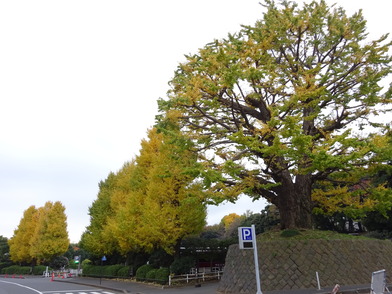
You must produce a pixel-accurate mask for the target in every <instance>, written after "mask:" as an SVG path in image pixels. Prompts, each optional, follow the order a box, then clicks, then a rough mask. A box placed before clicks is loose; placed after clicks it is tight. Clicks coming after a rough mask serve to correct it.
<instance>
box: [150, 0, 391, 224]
mask: <svg viewBox="0 0 392 294" xmlns="http://www.w3.org/2000/svg"><path fill="white" fill-rule="evenodd" d="M264 6H265V8H266V9H267V11H266V12H265V13H264V15H263V18H262V19H261V20H260V21H258V22H257V23H256V24H255V25H254V26H245V27H243V29H242V30H241V31H240V32H239V33H237V34H234V35H229V36H228V38H227V39H224V40H215V41H214V42H212V43H210V44H207V45H206V46H205V47H204V48H202V49H200V50H199V52H198V53H197V54H194V55H189V56H186V62H184V63H182V64H180V65H179V66H178V68H177V71H176V72H175V76H174V78H173V79H172V80H171V81H170V84H171V90H170V91H169V93H168V95H169V97H168V99H167V100H164V99H160V101H159V107H160V111H161V115H160V116H158V118H157V119H158V124H159V126H160V127H161V128H162V129H164V128H167V126H170V125H171V124H178V125H179V126H180V128H181V131H182V132H183V133H184V134H186V135H187V136H188V137H189V138H191V139H192V140H193V142H194V143H195V146H196V149H197V151H198V154H199V159H200V163H199V168H200V177H202V178H203V181H204V182H203V183H204V186H205V189H206V190H207V191H209V192H210V193H211V194H210V197H211V199H213V200H215V201H216V202H220V201H223V200H224V199H228V200H231V201H235V200H236V198H237V197H238V195H240V194H241V193H245V194H248V195H250V196H251V197H253V198H254V199H259V198H260V197H264V198H266V199H267V200H268V201H269V202H270V203H272V204H274V205H275V206H276V207H277V208H278V209H279V212H280V217H281V223H280V224H281V228H282V229H285V228H294V227H302V228H311V225H312V217H311V216H312V209H313V202H312V200H315V201H317V202H318V204H319V206H318V207H319V212H325V211H328V210H335V211H336V210H337V207H345V209H346V213H347V212H348V210H349V209H351V211H350V212H351V214H353V215H354V214H355V211H356V209H358V208H359V209H364V208H367V209H371V207H374V205H375V204H376V203H377V202H378V199H380V198H382V197H383V195H385V194H384V191H383V189H382V187H381V186H378V187H373V188H372V191H369V190H366V191H364V189H356V190H354V189H350V187H353V186H355V185H356V184H358V183H360V180H361V178H362V177H363V175H364V174H366V173H367V172H368V171H369V170H368V169H369V168H370V167H374V166H377V165H379V164H380V163H382V162H381V161H380V158H379V157H377V156H375V154H377V153H379V154H380V153H382V152H381V151H382V150H383V149H384V148H386V145H387V142H386V140H384V139H383V136H382V131H383V129H384V128H385V125H383V124H381V123H375V121H373V119H375V118H377V115H378V114H379V113H382V112H384V111H388V110H389V106H390V104H391V101H392V100H391V93H392V90H388V91H387V92H385V93H382V91H383V88H382V87H381V83H380V82H381V81H382V79H383V78H385V77H386V76H387V75H388V74H389V73H390V72H391V57H390V56H389V55H388V50H389V48H390V45H391V43H390V42H387V41H386V39H387V35H384V36H381V37H380V38H379V39H377V40H374V41H367V40H366V37H367V33H366V21H365V19H364V18H363V16H362V13H361V11H359V12H358V13H355V14H354V15H352V16H348V15H347V14H346V13H345V11H344V10H343V9H342V8H335V7H329V6H328V5H327V4H326V3H325V1H320V2H316V1H313V2H311V3H309V4H304V5H303V7H302V8H300V7H298V5H297V4H296V3H294V2H290V1H282V2H281V3H280V4H279V5H277V4H275V2H274V1H270V0H266V1H265V4H264ZM365 127H368V128H367V129H366V131H364V128H365ZM317 182H319V184H320V185H321V186H322V187H324V188H323V189H318V190H317V191H314V190H313V187H314V184H315V183H317ZM312 197H313V199H312ZM364 200H365V201H364ZM386 201H390V200H386Z"/></svg>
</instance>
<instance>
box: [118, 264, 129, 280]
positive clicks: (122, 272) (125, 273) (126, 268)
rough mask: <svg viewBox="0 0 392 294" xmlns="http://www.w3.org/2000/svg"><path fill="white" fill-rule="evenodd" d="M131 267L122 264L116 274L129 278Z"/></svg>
mask: <svg viewBox="0 0 392 294" xmlns="http://www.w3.org/2000/svg"><path fill="white" fill-rule="evenodd" d="M130 271H131V268H130V267H129V266H123V267H122V268H120V269H119V270H118V272H117V276H118V277H121V278H129V274H130Z"/></svg>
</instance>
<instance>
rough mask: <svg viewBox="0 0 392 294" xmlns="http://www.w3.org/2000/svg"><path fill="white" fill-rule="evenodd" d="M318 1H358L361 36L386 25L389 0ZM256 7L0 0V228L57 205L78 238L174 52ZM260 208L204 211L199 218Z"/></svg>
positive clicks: (129, 151) (149, 114)
mask: <svg viewBox="0 0 392 294" xmlns="http://www.w3.org/2000/svg"><path fill="white" fill-rule="evenodd" d="M327 2H328V3H335V2H336V3H338V5H341V6H343V7H344V8H346V10H347V11H348V12H350V13H352V12H354V11H356V10H358V9H359V8H363V10H364V15H365V18H366V19H367V20H368V28H369V32H371V35H372V36H379V35H381V34H383V33H387V32H389V31H390V29H391V27H392V26H391V16H390V9H388V4H389V3H390V0H373V1H368V0H366V1H365V0H360V1H358V0H356V1H353V0H340V1H339V0H337V1H327ZM258 3H259V0H208V1H207V0H199V1H187V0H166V1H162V0H150V1H130V0H127V1H121V0H120V1H99V0H91V1H83V0H77V1H75V0H67V1H56V0H47V1H41V0H34V1H31V0H28V1H27V0H26V1H18V0H12V1H2V0H0V201H1V202H0V235H3V236H5V237H8V238H10V237H12V235H13V231H14V229H15V228H16V227H17V226H18V224H19V221H20V219H21V218H22V215H23V212H24V210H26V209H27V208H28V207H29V206H31V205H35V206H37V207H40V206H43V205H44V203H45V202H46V201H61V202H62V203H63V204H64V205H65V207H66V214H67V216H68V231H69V235H70V239H71V242H78V241H79V239H80V235H81V234H82V232H83V231H84V230H85V227H86V226H87V225H88V224H89V216H88V214H87V213H88V207H89V206H90V205H91V204H92V202H93V201H94V200H95V199H96V197H97V193H98V183H99V181H100V180H103V179H105V178H106V177H107V175H108V173H109V172H110V171H117V170H118V169H120V168H121V166H122V165H123V163H124V162H125V161H129V160H130V159H131V158H133V157H134V156H135V155H136V154H137V153H138V151H139V149H140V141H141V139H142V138H143V137H145V135H146V132H147V129H148V128H149V127H151V126H152V125H153V123H154V116H155V115H156V114H157V106H156V100H157V99H158V98H159V97H164V96H165V94H166V91H167V90H168V85H167V83H168V81H169V80H170V79H171V77H172V76H173V72H174V70H175V69H176V66H177V65H178V63H179V62H181V61H183V55H184V54H188V53H195V52H196V51H197V49H198V48H200V47H203V46H204V45H205V44H206V43H208V42H210V41H212V40H213V39H221V38H224V37H226V36H227V34H228V33H229V32H236V31H238V30H239V29H240V25H241V24H245V25H250V24H254V23H255V22H256V20H257V19H259V18H261V13H262V11H263V8H262V7H261V6H260V5H259V4H258ZM389 8H390V7H389ZM373 38H374V37H373ZM264 205H265V202H264V201H258V202H255V203H252V202H251V201H250V200H249V199H247V198H246V197H243V198H241V199H240V200H239V201H238V202H237V203H236V204H235V205H232V204H225V205H221V206H218V207H210V208H209V215H208V222H209V224H215V223H218V222H219V221H220V220H221V218H222V217H223V216H224V215H227V214H229V213H232V212H235V213H237V214H242V213H244V212H245V211H246V210H250V211H253V212H260V211H261V210H262V209H263V208H264Z"/></svg>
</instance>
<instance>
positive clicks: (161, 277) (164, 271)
mask: <svg viewBox="0 0 392 294" xmlns="http://www.w3.org/2000/svg"><path fill="white" fill-rule="evenodd" d="M169 275H170V270H169V268H167V267H162V268H160V269H158V270H157V271H156V273H155V280H156V281H157V282H158V283H160V284H162V285H164V284H166V283H168V282H169Z"/></svg>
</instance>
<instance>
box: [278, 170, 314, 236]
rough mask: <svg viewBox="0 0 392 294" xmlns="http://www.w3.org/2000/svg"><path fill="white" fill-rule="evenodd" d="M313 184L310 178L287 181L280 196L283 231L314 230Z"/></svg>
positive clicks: (279, 205)
mask: <svg viewBox="0 0 392 294" xmlns="http://www.w3.org/2000/svg"><path fill="white" fill-rule="evenodd" d="M311 187H312V183H311V180H310V176H297V177H296V181H295V182H292V181H291V180H290V181H286V183H284V184H283V185H282V186H281V189H280V193H279V195H278V197H279V201H278V205H277V206H278V209H279V213H280V219H281V229H293V228H303V229H311V228H312V201H311Z"/></svg>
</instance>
